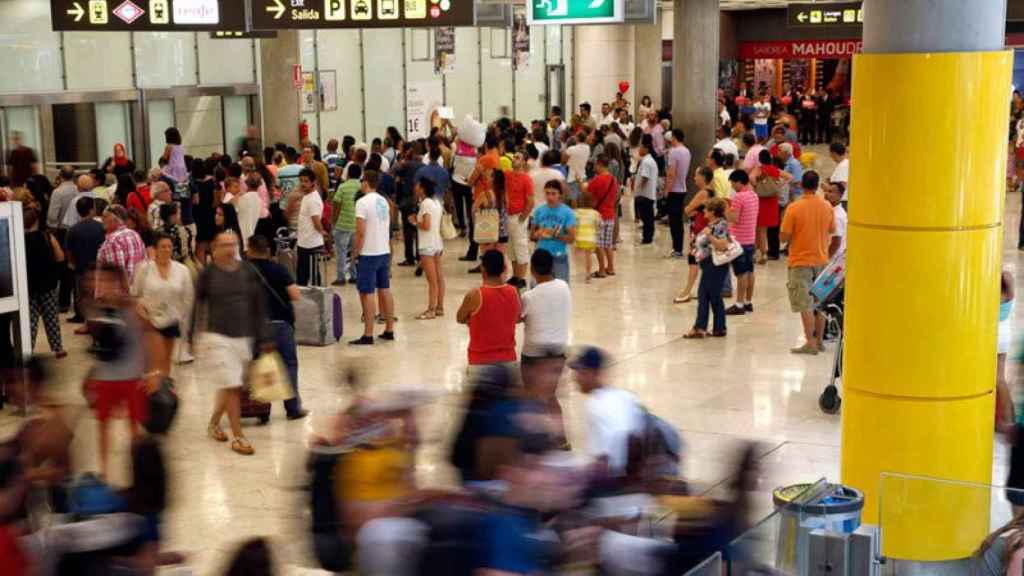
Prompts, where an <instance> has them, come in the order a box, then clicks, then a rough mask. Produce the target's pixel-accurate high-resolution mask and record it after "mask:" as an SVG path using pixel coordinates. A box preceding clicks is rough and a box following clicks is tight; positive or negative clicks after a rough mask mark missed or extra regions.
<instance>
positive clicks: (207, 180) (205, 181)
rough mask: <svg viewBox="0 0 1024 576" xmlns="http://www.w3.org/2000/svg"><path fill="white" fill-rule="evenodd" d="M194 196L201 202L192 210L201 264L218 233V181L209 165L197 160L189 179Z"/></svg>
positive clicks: (197, 258)
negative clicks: (215, 208)
mask: <svg viewBox="0 0 1024 576" xmlns="http://www.w3.org/2000/svg"><path fill="white" fill-rule="evenodd" d="M189 187H190V188H191V190H192V194H193V195H194V196H195V197H197V199H198V200H199V202H198V204H196V205H195V206H193V208H192V216H193V218H195V221H196V260H198V261H199V263H200V264H202V263H205V262H206V253H207V252H208V251H209V249H210V241H211V240H213V235H214V233H215V232H216V225H215V224H214V206H215V203H216V202H215V200H216V199H215V197H214V192H215V191H216V188H217V181H216V180H215V179H214V178H213V174H211V173H210V170H209V163H208V162H206V161H204V160H200V159H198V158H197V159H195V160H193V161H192V173H191V174H190V178H189Z"/></svg>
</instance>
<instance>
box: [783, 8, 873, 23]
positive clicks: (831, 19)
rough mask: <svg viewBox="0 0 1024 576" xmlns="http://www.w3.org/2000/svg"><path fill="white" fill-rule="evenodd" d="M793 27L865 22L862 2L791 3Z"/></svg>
mask: <svg viewBox="0 0 1024 576" xmlns="http://www.w3.org/2000/svg"><path fill="white" fill-rule="evenodd" d="M786 12H787V23H788V25H789V26H790V27H791V28H835V27H850V26H861V25H863V24H864V8H863V7H862V6H861V2H832V3H823V2H818V3H815V4H790V5H789V6H787V7H786Z"/></svg>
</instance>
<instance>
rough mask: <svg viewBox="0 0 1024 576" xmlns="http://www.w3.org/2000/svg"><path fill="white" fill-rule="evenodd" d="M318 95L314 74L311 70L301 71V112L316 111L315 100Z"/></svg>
mask: <svg viewBox="0 0 1024 576" xmlns="http://www.w3.org/2000/svg"><path fill="white" fill-rule="evenodd" d="M317 98H318V95H317V93H316V74H314V73H312V72H303V73H302V112H303V113H310V114H311V113H314V112H316V101H317Z"/></svg>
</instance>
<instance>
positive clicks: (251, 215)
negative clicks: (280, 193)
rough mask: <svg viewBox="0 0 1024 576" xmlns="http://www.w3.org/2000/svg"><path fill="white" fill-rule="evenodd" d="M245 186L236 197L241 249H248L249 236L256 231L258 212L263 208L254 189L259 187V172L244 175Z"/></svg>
mask: <svg viewBox="0 0 1024 576" xmlns="http://www.w3.org/2000/svg"><path fill="white" fill-rule="evenodd" d="M246 180H248V182H246V187H245V188H243V190H245V192H244V193H242V195H241V196H239V198H238V204H237V205H236V206H237V208H238V228H239V229H241V231H242V238H241V241H242V249H243V250H247V249H248V246H249V245H248V242H249V238H252V235H253V234H255V233H256V224H257V223H259V220H260V213H261V212H262V210H263V202H262V200H260V195H259V193H258V192H257V191H256V190H258V189H259V184H260V182H259V174H258V173H256V172H251V173H250V174H249V175H248V176H246Z"/></svg>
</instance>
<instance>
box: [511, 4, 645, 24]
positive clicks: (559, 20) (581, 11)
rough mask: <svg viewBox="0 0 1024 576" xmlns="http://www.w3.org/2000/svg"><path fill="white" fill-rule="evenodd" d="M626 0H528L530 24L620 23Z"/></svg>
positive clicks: (623, 20) (527, 13) (527, 10)
mask: <svg viewBox="0 0 1024 576" xmlns="http://www.w3.org/2000/svg"><path fill="white" fill-rule="evenodd" d="M625 4H626V2H625V0H526V20H527V23H528V24H531V25H533V24H620V23H623V22H625V21H626V6H625Z"/></svg>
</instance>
